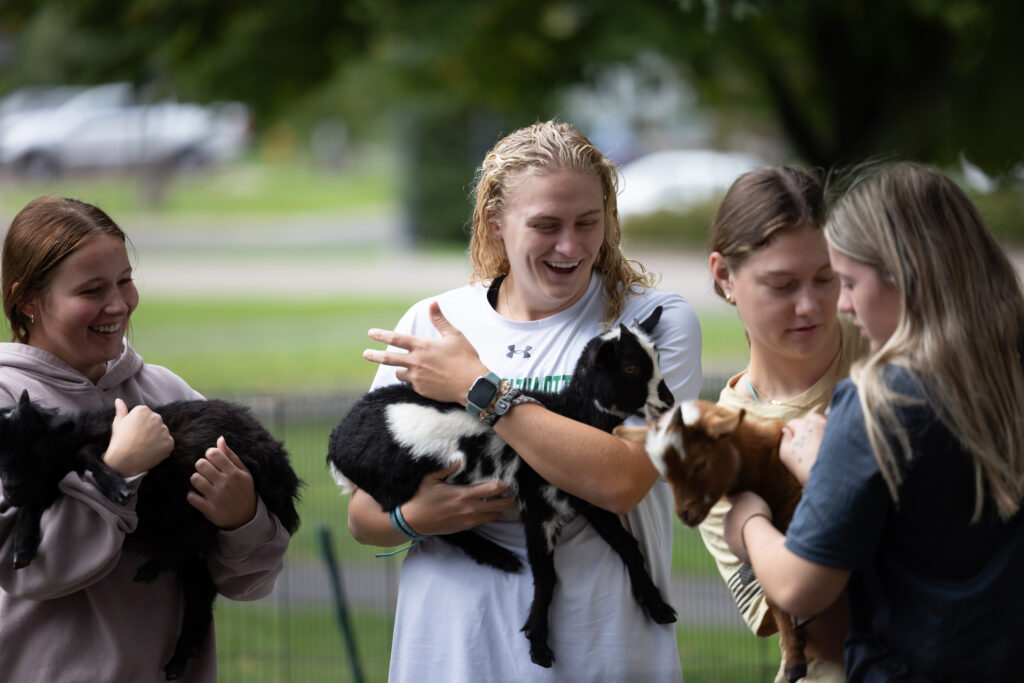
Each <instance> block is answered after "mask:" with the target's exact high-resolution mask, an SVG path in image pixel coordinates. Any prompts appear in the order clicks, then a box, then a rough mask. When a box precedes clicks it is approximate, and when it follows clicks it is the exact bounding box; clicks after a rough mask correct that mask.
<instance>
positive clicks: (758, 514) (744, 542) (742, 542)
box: [740, 512, 774, 563]
mask: <svg viewBox="0 0 1024 683" xmlns="http://www.w3.org/2000/svg"><path fill="white" fill-rule="evenodd" d="M754 517H764V518H765V519H767V520H768V523H769V524H772V525H773V526H774V522H772V518H771V517H769V516H768V515H766V514H764V513H763V512H755V513H754V514H752V515H750V516H749V517H747V519H746V521H745V522H743V526H741V527H740V545H742V546H743V552H744V554H745V555H746V556H747V562H748V563H749V562H750V551H749V550H747V538H746V535H745V534H746V531H747V525H748V524H750V520H752V519H753V518H754Z"/></svg>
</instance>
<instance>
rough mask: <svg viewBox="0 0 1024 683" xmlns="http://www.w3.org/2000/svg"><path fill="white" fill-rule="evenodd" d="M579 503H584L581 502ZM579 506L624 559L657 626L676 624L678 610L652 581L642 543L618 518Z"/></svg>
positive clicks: (635, 593) (640, 601)
mask: <svg viewBox="0 0 1024 683" xmlns="http://www.w3.org/2000/svg"><path fill="white" fill-rule="evenodd" d="M580 502H581V503H582V501H580ZM579 507H580V512H581V514H582V515H583V516H584V517H586V519H587V521H588V522H590V525H591V526H593V527H594V529H595V530H596V531H597V533H598V534H600V536H601V538H603V539H604V540H605V541H606V542H607V543H608V545H610V546H611V547H612V549H613V550H614V551H615V552H616V553H618V555H619V557H621V558H622V562H623V564H625V565H626V570H627V572H628V573H629V582H630V584H631V585H632V587H633V597H634V598H636V601H637V603H638V604H639V605H640V606H641V607H643V608H644V609H646V610H647V613H648V614H649V615H650V617H651V619H652V620H653V621H654V623H656V624H672V623H675V620H676V611H675V609H673V607H672V605H670V604H668V603H667V602H665V599H664V598H663V597H662V596H661V591H660V590H658V587H657V586H656V585H655V583H654V580H653V579H651V575H650V573H648V571H647V567H646V565H645V564H644V555H643V553H642V552H640V543H639V542H638V541H637V540H636V537H635V536H633V534H631V533H629V532H628V531H626V528H625V527H624V526H622V522H621V521H620V520H619V518H618V515H615V514H613V513H611V512H608V511H607V510H603V509H601V508H599V507H595V506H593V505H590V504H589V503H582V505H580V506H579Z"/></svg>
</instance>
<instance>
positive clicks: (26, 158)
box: [0, 83, 250, 176]
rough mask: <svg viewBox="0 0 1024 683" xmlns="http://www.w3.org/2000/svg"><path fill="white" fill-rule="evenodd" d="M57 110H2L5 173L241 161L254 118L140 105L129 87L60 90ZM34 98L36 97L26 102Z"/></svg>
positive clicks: (229, 108) (244, 113)
mask: <svg viewBox="0 0 1024 683" xmlns="http://www.w3.org/2000/svg"><path fill="white" fill-rule="evenodd" d="M58 92H60V93H61V94H63V95H66V96H64V97H57V96H54V97H53V98H51V99H54V100H56V104H54V105H53V106H15V105H17V103H18V101H19V99H18V97H16V96H18V95H20V99H21V100H25V99H26V98H25V96H24V95H22V94H19V93H15V94H12V95H10V96H8V98H6V101H7V102H8V103H10V101H11V98H15V100H14V102H15V105H10V104H9V106H8V107H7V109H8V110H9V111H8V112H7V113H4V107H3V106H2V105H0V166H5V167H10V168H13V169H14V170H15V171H16V172H18V173H20V174H23V175H27V176H48V175H55V174H57V173H60V172H63V171H67V170H74V169H84V168H88V169H97V168H124V167H133V166H153V165H164V166H166V167H168V168H172V169H174V170H191V169H195V168H197V167H201V166H203V165H205V164H207V163H210V162H213V161H220V160H224V159H230V158H233V157H235V156H237V155H238V154H239V153H240V152H241V151H242V150H243V149H244V147H245V145H246V144H248V141H249V135H250V117H249V112H248V109H247V108H246V107H245V105H242V104H240V103H225V104H219V105H211V106H201V105H198V104H189V103H179V102H174V101H163V102H157V103H155V104H139V103H137V102H136V101H135V97H134V91H133V89H132V86H131V85H130V84H128V83H110V84H106V85H99V86H95V87H91V88H85V89H81V90H77V91H74V90H72V91H68V90H61V91H58ZM28 99H32V98H28ZM44 99H45V98H44Z"/></svg>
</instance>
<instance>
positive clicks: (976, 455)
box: [825, 162, 1024, 520]
mask: <svg viewBox="0 0 1024 683" xmlns="http://www.w3.org/2000/svg"><path fill="white" fill-rule="evenodd" d="M825 236H826V238H827V239H828V241H829V244H830V245H831V246H832V248H834V249H835V250H836V251H838V252H840V253H842V254H843V255H845V256H847V257H848V258H850V259H853V260H855V261H858V262H860V263H863V264H865V265H868V266H870V267H872V268H874V269H875V270H876V271H877V273H878V274H879V276H880V277H882V278H885V279H887V280H888V281H890V282H891V283H893V284H894V285H895V287H896V289H897V291H898V296H899V297H900V309H901V311H900V317H899V322H898V324H897V326H896V330H895V331H894V332H893V334H892V336H891V337H889V339H888V340H887V341H886V342H885V343H884V344H883V345H882V347H881V348H879V349H878V351H877V352H875V353H874V354H872V355H871V356H870V357H869V358H868V359H866V361H864V362H863V363H862V364H860V365H859V366H858V367H856V368H854V371H853V372H852V373H851V377H852V379H853V381H854V383H855V384H856V385H857V388H858V390H859V393H860V403H861V407H862V410H863V413H864V420H865V423H866V426H867V433H868V437H869V440H870V442H871V447H872V449H873V450H874V454H875V459H876V460H877V461H878V466H879V468H880V469H881V472H882V475H883V477H884V478H885V482H886V484H887V486H888V488H889V492H890V494H891V495H892V498H893V500H894V501H896V502H898V501H899V487H900V483H901V481H902V473H903V472H904V471H905V469H906V465H907V463H909V461H910V459H911V455H912V447H911V443H910V437H909V435H908V434H907V431H906V429H905V428H904V427H903V426H902V425H900V424H899V422H898V419H897V413H896V409H897V408H898V407H899V406H900V405H906V404H907V403H908V398H907V397H905V396H900V395H898V394H896V393H895V392H894V391H893V390H892V389H890V388H889V387H888V386H887V384H886V382H885V370H886V366H887V365H895V366H900V367H904V368H906V369H908V370H910V371H911V372H912V373H913V374H914V375H915V376H916V377H918V378H920V381H921V383H922V388H923V389H924V394H925V397H926V398H925V400H926V401H927V402H928V403H929V404H930V405H931V406H932V407H933V408H934V410H935V412H936V414H937V416H938V418H939V419H940V420H941V421H942V423H943V424H944V425H945V426H946V427H947V428H948V429H949V430H950V432H951V433H952V435H953V436H954V437H955V438H957V439H958V440H959V441H960V443H961V444H962V445H963V447H964V449H965V450H966V451H967V452H968V453H969V454H970V456H971V458H972V460H973V462H974V473H975V508H974V519H975V520H978V519H980V517H981V514H982V510H983V507H984V503H985V500H986V498H991V500H992V501H993V502H994V504H995V507H996V510H997V511H998V514H999V516H1000V517H1002V518H1003V519H1009V518H1010V517H1012V516H1013V515H1014V514H1016V513H1017V511H1018V509H1019V508H1020V504H1021V500H1022V498H1024V418H1022V415H1024V373H1022V371H1021V357H1020V355H1019V351H1018V349H1019V347H1018V344H1020V342H1021V335H1022V334H1024V297H1022V294H1021V285H1020V281H1019V279H1018V277H1017V273H1016V270H1015V269H1014V267H1013V265H1012V264H1011V263H1010V260H1009V259H1008V258H1007V257H1006V255H1005V254H1004V253H1003V250H1002V249H1001V248H1000V246H999V244H998V243H997V242H996V240H995V238H993V236H992V234H991V233H990V232H989V231H988V229H987V228H986V227H985V224H984V222H983V221H982V219H981V216H980V215H979V214H978V212H977V209H976V208H975V207H974V205H973V204H972V203H971V201H970V199H968V197H967V195H966V194H964V192H963V191H962V190H961V189H960V188H959V187H957V185H956V184H955V183H953V182H952V181H951V180H950V179H949V178H947V177H946V176H944V175H943V174H942V173H940V172H938V171H936V170H935V169H933V168H930V167H927V166H923V165H920V164H915V163H908V162H901V163H891V164H888V165H885V166H880V167H877V168H874V169H872V170H870V171H868V172H867V173H866V174H862V175H861V177H860V178H858V179H857V180H855V181H854V182H853V184H852V186H851V189H849V190H848V191H847V192H846V193H845V195H844V196H843V197H842V198H841V199H840V200H839V201H838V202H837V203H836V205H835V206H834V207H833V209H832V210H831V212H830V215H829V217H828V220H827V222H826V225H825ZM893 437H895V441H896V444H897V445H898V449H895V448H894V447H893V442H892V441H891V440H890V439H891V438H893Z"/></svg>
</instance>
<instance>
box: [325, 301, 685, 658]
mask: <svg viewBox="0 0 1024 683" xmlns="http://www.w3.org/2000/svg"><path fill="white" fill-rule="evenodd" d="M660 317H661V307H658V308H656V309H655V310H654V312H653V313H652V314H651V315H650V316H649V317H648V318H647V320H645V321H643V322H642V323H638V324H637V326H636V329H635V331H634V330H630V329H629V328H627V327H626V326H625V325H620V326H619V328H618V329H617V330H613V331H611V332H606V333H604V334H602V335H598V336H596V337H594V338H593V339H591V340H590V341H589V342H588V343H587V345H586V346H585V347H584V349H583V352H582V354H581V355H580V359H579V361H578V362H577V365H576V368H575V370H574V372H573V375H572V379H571V380H570V381H569V384H568V385H567V386H566V387H565V389H563V390H562V391H561V392H558V393H552V392H541V391H524V392H523V393H524V394H526V395H528V396H531V397H533V398H535V399H537V400H538V401H540V402H541V403H542V404H543V405H544V406H545V407H546V408H548V409H549V410H552V411H554V412H556V413H559V414H561V415H565V416H567V417H570V418H572V419H574V420H577V421H579V422H584V423H586V424H589V425H592V426H594V427H597V428H599V429H602V430H604V431H608V432H610V431H611V430H612V429H613V428H614V427H616V426H617V425H619V424H621V423H622V421H623V420H624V419H625V418H626V417H627V416H628V415H632V414H639V413H640V412H641V411H642V409H643V408H644V405H645V404H647V403H651V404H653V405H657V404H658V403H661V404H662V405H663V406H664V407H665V408H667V407H668V406H670V405H671V404H672V403H673V398H672V394H671V392H669V390H668V387H667V386H666V385H665V382H664V381H663V380H661V373H660V370H659V369H658V366H657V355H656V352H655V351H654V348H653V346H652V345H650V344H649V337H648V335H649V334H650V332H651V330H653V329H654V326H655V325H656V324H657V322H658V320H659V319H660ZM652 394H654V395H652ZM417 413H418V416H417ZM410 420H411V421H416V422H417V423H418V424H419V425H421V427H422V432H421V433H423V432H426V431H428V430H429V432H430V433H429V435H426V436H427V439H429V441H430V442H432V443H425V442H424V441H426V440H427V439H424V440H423V441H420V442H415V441H416V438H415V437H416V436H417V435H416V434H413V433H407V434H405V435H403V434H401V433H400V432H401V431H402V426H403V423H404V422H406V421H410ZM327 460H328V463H329V464H330V466H331V468H332V470H334V471H335V473H336V474H338V473H340V474H341V475H342V476H343V477H344V478H345V479H347V480H349V481H350V482H352V483H353V484H355V485H356V486H358V487H359V488H361V489H363V490H364V491H366V492H367V493H369V494H370V495H371V496H372V497H373V498H374V499H375V500H376V501H377V502H378V503H380V505H381V507H382V508H383V509H384V510H385V511H388V512H390V511H391V510H393V509H394V508H396V507H398V506H399V505H402V504H403V503H405V502H406V501H408V500H409V499H410V498H412V497H413V495H414V494H415V493H416V490H417V488H418V487H419V485H420V482H421V481H422V479H423V477H424V476H426V475H427V474H430V473H433V472H437V471H440V470H443V469H447V468H448V467H449V466H450V465H451V464H453V463H454V461H455V460H461V461H462V467H461V468H460V470H459V471H458V472H456V473H455V474H453V475H451V476H450V477H448V479H447V481H449V482H451V483H455V484H472V483H477V482H481V481H489V480H494V479H500V480H501V481H503V482H505V483H506V484H508V485H509V487H510V489H511V490H512V491H514V493H515V495H516V497H517V499H518V502H519V508H520V512H521V516H522V520H523V524H524V526H525V530H526V547H527V559H528V560H529V563H530V568H531V571H532V573H533V579H534V598H533V602H532V604H531V606H530V614H529V617H528V618H527V621H526V624H525V625H524V626H523V629H522V630H523V632H524V633H525V634H526V637H527V639H528V640H529V642H530V658H531V659H532V660H533V662H535V663H536V664H539V665H541V666H545V667H549V666H551V664H552V662H553V661H554V654H553V653H552V651H551V648H550V647H549V646H548V642H547V640H548V610H549V607H550V604H551V599H552V596H553V592H554V587H555V582H556V579H557V577H556V575H555V565H554V555H553V552H554V545H555V542H556V541H557V538H558V534H559V532H560V531H561V529H562V528H563V527H564V526H565V524H566V523H568V522H569V521H570V520H572V519H573V518H574V517H575V516H576V515H578V514H581V515H583V516H584V517H585V518H586V519H587V520H588V521H589V522H590V523H591V525H593V527H594V528H595V529H596V530H597V532H598V533H599V534H600V535H601V537H602V538H604V539H605V540H606V541H607V542H608V543H609V545H611V546H612V548H614V549H615V551H616V552H617V553H618V554H619V556H620V557H621V558H622V560H623V562H624V563H625V565H626V567H627V569H628V572H629V577H630V581H631V584H632V589H633V595H634V596H635V598H636V600H637V602H638V603H639V604H640V605H641V606H643V607H644V608H645V609H646V610H647V612H648V614H649V615H650V616H651V618H652V619H653V620H654V621H655V622H657V623H659V624H665V623H671V622H674V621H675V610H674V609H672V607H671V606H670V605H668V604H667V603H666V602H665V601H664V599H663V598H662V596H661V592H660V591H659V590H658V588H657V586H656V585H655V584H654V582H653V581H652V580H651V578H650V575H649V574H648V573H647V570H646V568H645V566H644V558H643V555H642V554H641V552H640V547H639V544H638V543H637V541H636V539H635V538H634V537H633V536H632V534H630V533H629V532H628V531H626V529H625V528H624V527H623V526H622V523H621V522H620V520H619V518H618V516H617V515H615V514H613V513H611V512H608V511H607V510H603V509H601V508H599V507H596V506H594V505H592V504H590V503H587V502H586V501H584V500H581V499H580V498H577V497H575V496H572V495H570V494H568V493H565V492H564V491H560V490H559V489H557V488H555V487H554V486H552V485H551V484H549V483H548V482H546V481H545V480H544V479H542V478H541V477H540V476H539V475H538V474H537V473H536V472H535V471H534V470H533V468H531V467H530V466H529V465H528V464H526V462H525V461H523V460H522V459H521V458H520V457H519V456H518V455H517V454H516V453H515V451H514V450H512V448H511V447H510V446H508V445H507V444H505V442H504V441H502V440H501V439H500V437H498V436H497V435H496V434H495V433H494V431H493V430H492V429H490V428H489V427H486V426H485V425H483V424H482V423H481V422H480V421H479V420H478V419H477V418H475V417H473V416H472V415H470V414H469V413H468V412H466V410H465V409H464V408H463V407H462V406H461V405H459V404H457V403H440V402H438V401H433V400H430V399H427V398H423V397H422V396H420V395H418V394H417V393H416V392H415V391H414V390H413V389H412V387H411V386H410V385H408V384H394V385H389V386H386V387H381V388H379V389H376V390H374V391H371V392H369V393H368V394H366V395H365V396H364V397H363V398H362V399H361V400H360V401H359V402H358V403H357V404H356V405H355V406H354V407H353V408H352V409H351V410H350V411H349V413H348V414H347V415H346V416H345V418H344V419H343V420H342V421H341V423H340V424H339V425H338V426H337V427H336V428H335V429H334V431H333V433H332V434H331V439H330V444H329V448H328V455H327ZM439 538H443V539H444V540H446V541H448V542H449V543H452V544H454V545H456V546H458V547H459V548H461V549H462V550H463V551H465V552H466V553H467V554H468V555H469V556H470V557H472V558H473V559H474V560H476V561H477V562H479V563H481V564H487V565H491V566H494V567H496V568H498V569H501V570H503V571H509V572H511V571H518V570H519V569H520V567H521V563H520V562H519V559H518V558H517V557H516V556H515V554H514V553H512V552H511V551H509V550H507V549H506V548H504V547H502V546H500V545H498V544H496V543H493V542H492V541H489V540H487V539H485V538H484V537H482V536H480V535H479V534H477V533H475V532H473V531H464V532H460V533H456V534H448V535H444V536H440V537H439Z"/></svg>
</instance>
